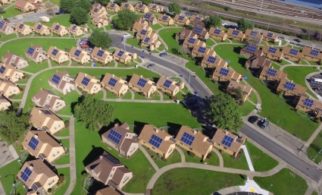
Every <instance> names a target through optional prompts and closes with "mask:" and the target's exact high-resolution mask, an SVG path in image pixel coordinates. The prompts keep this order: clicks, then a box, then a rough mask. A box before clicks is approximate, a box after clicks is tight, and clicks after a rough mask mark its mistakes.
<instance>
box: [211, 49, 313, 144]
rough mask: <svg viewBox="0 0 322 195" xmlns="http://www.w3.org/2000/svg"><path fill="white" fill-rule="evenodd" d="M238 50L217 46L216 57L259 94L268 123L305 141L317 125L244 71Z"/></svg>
mask: <svg viewBox="0 0 322 195" xmlns="http://www.w3.org/2000/svg"><path fill="white" fill-rule="evenodd" d="M238 49H239V47H237V46H233V45H219V46H218V47H215V50H216V52H217V53H218V55H220V56H221V57H222V58H224V59H225V60H228V61H229V62H230V63H229V64H230V66H231V67H232V68H234V69H235V70H236V71H237V72H239V73H241V74H242V75H245V76H247V77H248V80H247V81H248V83H249V84H250V85H252V87H253V88H254V89H255V90H257V92H258V93H259V94H260V96H261V99H262V111H261V115H263V116H265V117H267V118H268V119H269V120H270V121H272V122H273V123H275V124H277V125H278V126H280V127H282V128H284V129H285V130H287V131H288V132H290V133H291V134H293V135H294V136H296V137H298V138H300V139H302V140H307V139H308V138H309V137H310V135H311V134H312V133H313V131H314V130H315V129H316V128H317V126H318V124H317V123H315V122H313V121H312V120H310V119H309V118H308V116H307V115H306V114H301V113H298V112H295V111H294V109H293V108H292V107H291V106H290V105H288V104H287V103H286V102H285V100H284V99H283V98H282V97H279V96H278V95H276V94H274V93H273V92H272V91H271V90H270V89H269V88H268V87H267V86H266V85H265V84H264V83H263V82H261V81H260V80H259V79H258V78H256V77H254V76H253V75H252V74H251V73H250V72H249V71H248V70H246V69H245V68H244V67H243V65H242V64H243V63H244V60H243V58H241V57H240V55H239V54H238V53H236V50H238ZM281 113H283V114H281Z"/></svg>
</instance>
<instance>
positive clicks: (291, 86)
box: [284, 81, 295, 90]
mask: <svg viewBox="0 0 322 195" xmlns="http://www.w3.org/2000/svg"><path fill="white" fill-rule="evenodd" d="M284 87H285V88H286V89H287V90H293V89H294V88H295V84H294V83H292V82H290V81H287V82H286V83H285V84H284Z"/></svg>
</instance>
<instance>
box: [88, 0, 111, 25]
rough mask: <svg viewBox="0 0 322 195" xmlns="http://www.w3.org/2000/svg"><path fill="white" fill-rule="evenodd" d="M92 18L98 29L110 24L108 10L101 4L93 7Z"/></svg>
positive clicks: (95, 4)
mask: <svg viewBox="0 0 322 195" xmlns="http://www.w3.org/2000/svg"><path fill="white" fill-rule="evenodd" d="M90 16H91V18H92V23H93V24H94V25H95V26H97V27H98V28H101V27H103V26H106V25H108V24H109V19H108V17H107V11H106V8H105V7H104V6H103V5H101V4H99V3H94V4H93V5H92V9H91V11H90Z"/></svg>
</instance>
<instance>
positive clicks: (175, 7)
mask: <svg viewBox="0 0 322 195" xmlns="http://www.w3.org/2000/svg"><path fill="white" fill-rule="evenodd" d="M168 9H169V12H172V13H175V14H176V15H177V14H180V12H181V7H180V6H179V5H178V4H177V3H171V4H169V6H168Z"/></svg>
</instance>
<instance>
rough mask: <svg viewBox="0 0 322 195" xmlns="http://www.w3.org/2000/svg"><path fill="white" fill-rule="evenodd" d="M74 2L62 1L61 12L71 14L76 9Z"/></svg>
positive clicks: (69, 0) (71, 0)
mask: <svg viewBox="0 0 322 195" xmlns="http://www.w3.org/2000/svg"><path fill="white" fill-rule="evenodd" d="M74 3H75V2H74V0H61V1H60V5H59V6H60V10H61V11H63V12H65V13H70V12H71V11H72V9H73V8H74V6H75V5H74Z"/></svg>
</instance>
